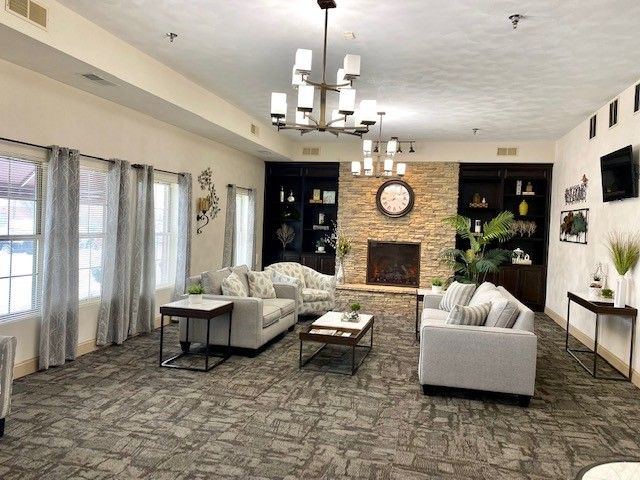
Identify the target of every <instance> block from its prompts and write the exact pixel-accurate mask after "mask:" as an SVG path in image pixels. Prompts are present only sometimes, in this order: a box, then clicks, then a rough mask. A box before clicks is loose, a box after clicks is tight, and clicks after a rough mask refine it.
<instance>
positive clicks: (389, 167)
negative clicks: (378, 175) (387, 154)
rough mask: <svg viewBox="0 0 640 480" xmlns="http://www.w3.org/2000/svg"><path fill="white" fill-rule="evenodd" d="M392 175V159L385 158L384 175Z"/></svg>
mask: <svg viewBox="0 0 640 480" xmlns="http://www.w3.org/2000/svg"><path fill="white" fill-rule="evenodd" d="M392 173H393V159H392V158H385V160H384V174H385V175H386V176H389V175H391V174H392Z"/></svg>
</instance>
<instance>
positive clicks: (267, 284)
mask: <svg viewBox="0 0 640 480" xmlns="http://www.w3.org/2000/svg"><path fill="white" fill-rule="evenodd" d="M247 280H248V281H249V295H250V296H252V297H257V298H276V291H275V289H274V288H273V282H271V275H270V274H269V272H249V273H247Z"/></svg>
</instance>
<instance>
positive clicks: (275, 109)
mask: <svg viewBox="0 0 640 480" xmlns="http://www.w3.org/2000/svg"><path fill="white" fill-rule="evenodd" d="M286 114H287V94H286V93H276V92H273V93H272V94H271V116H272V117H276V118H283V117H284V116H285V115H286Z"/></svg>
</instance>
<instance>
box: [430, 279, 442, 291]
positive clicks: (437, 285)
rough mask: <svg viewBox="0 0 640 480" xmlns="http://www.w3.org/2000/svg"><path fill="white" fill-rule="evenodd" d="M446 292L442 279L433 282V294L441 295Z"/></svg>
mask: <svg viewBox="0 0 640 480" xmlns="http://www.w3.org/2000/svg"><path fill="white" fill-rule="evenodd" d="M443 290H444V281H443V280H442V279H441V278H440V277H436V278H434V279H433V280H431V292H432V293H436V294H441V293H442V291H443Z"/></svg>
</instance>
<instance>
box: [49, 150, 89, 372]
mask: <svg viewBox="0 0 640 480" xmlns="http://www.w3.org/2000/svg"><path fill="white" fill-rule="evenodd" d="M79 207H80V154H79V153H78V151H77V150H70V149H68V148H60V147H56V146H54V147H52V148H51V152H50V154H49V162H48V166H47V198H46V204H45V211H46V212H47V214H46V216H45V219H46V220H45V227H44V260H43V266H42V325H41V328H40V353H39V355H40V360H39V363H40V369H47V368H49V367H50V366H55V365H62V364H64V362H65V360H73V359H74V358H75V357H76V353H77V349H78V249H79V242H80V235H79V226H78V222H79Z"/></svg>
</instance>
